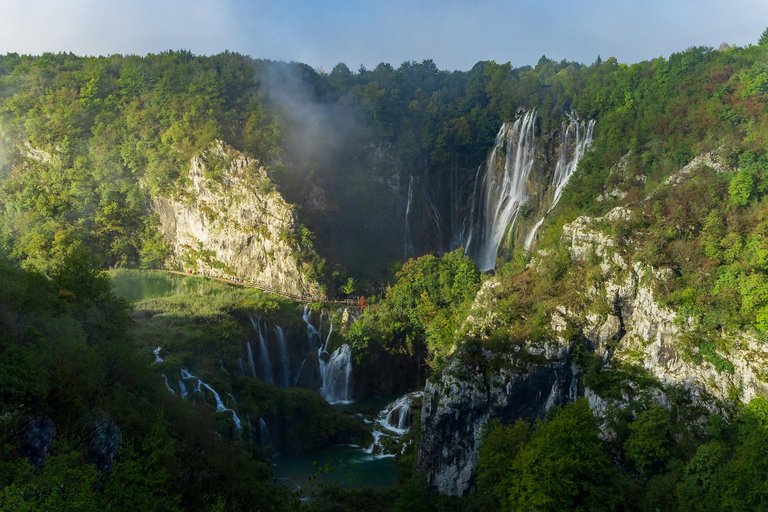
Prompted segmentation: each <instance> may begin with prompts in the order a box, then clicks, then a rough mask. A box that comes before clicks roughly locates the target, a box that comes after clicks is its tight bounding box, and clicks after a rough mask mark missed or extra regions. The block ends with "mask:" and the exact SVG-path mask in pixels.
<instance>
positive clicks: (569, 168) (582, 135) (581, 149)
mask: <svg viewBox="0 0 768 512" xmlns="http://www.w3.org/2000/svg"><path fill="white" fill-rule="evenodd" d="M569 118H570V119H569V120H568V121H566V122H564V123H563V129H562V130H561V133H560V154H559V155H558V158H557V166H556V167H555V175H554V177H553V178H552V186H553V187H554V188H555V195H554V197H553V198H552V204H551V205H550V206H549V209H548V210H547V213H549V212H551V211H552V209H553V208H554V207H555V205H557V202H558V201H560V196H562V194H563V189H564V188H565V186H566V185H567V184H568V180H570V179H571V176H573V173H574V172H576V167H578V165H579V161H580V160H581V157H583V156H584V153H586V151H587V149H589V147H590V146H592V136H593V133H594V130H595V121H594V119H591V120H589V121H586V122H585V121H579V118H578V116H577V115H576V113H575V112H572V113H571V115H570V116H569ZM566 125H567V126H566Z"/></svg>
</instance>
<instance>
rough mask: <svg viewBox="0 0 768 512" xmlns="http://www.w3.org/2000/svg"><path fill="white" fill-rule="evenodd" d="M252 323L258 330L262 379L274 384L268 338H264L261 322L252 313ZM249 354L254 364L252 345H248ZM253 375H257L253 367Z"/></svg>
mask: <svg viewBox="0 0 768 512" xmlns="http://www.w3.org/2000/svg"><path fill="white" fill-rule="evenodd" d="M251 325H253V328H254V329H255V330H256V334H257V335H258V336H259V370H260V372H261V380H263V381H264V382H266V383H267V384H274V383H275V378H274V376H273V375H272V361H270V360H269V348H268V347H267V340H266V339H264V335H263V334H262V333H261V324H260V322H257V321H256V320H254V318H253V315H251ZM248 354H249V357H251V364H253V356H252V354H251V352H250V346H249V347H248ZM253 376H254V377H255V376H256V369H255V368H253Z"/></svg>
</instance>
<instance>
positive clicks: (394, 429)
mask: <svg viewBox="0 0 768 512" xmlns="http://www.w3.org/2000/svg"><path fill="white" fill-rule="evenodd" d="M422 396H424V393H423V392H422V391H419V392H416V393H409V394H407V395H404V396H401V397H400V398H398V399H397V400H395V401H394V402H392V403H391V404H389V405H387V406H386V407H385V408H384V409H382V411H381V412H379V414H378V416H377V417H376V420H375V424H376V425H378V426H380V427H381V430H379V429H378V428H374V429H373V431H372V432H371V434H372V435H373V442H372V443H371V444H370V446H368V449H367V450H366V451H367V452H368V453H370V454H372V455H381V456H386V457H393V456H394V454H386V453H384V452H385V451H386V450H385V448H384V445H383V444H382V442H381V440H382V439H383V438H386V437H389V438H395V439H400V438H401V437H402V436H404V435H405V434H406V433H407V432H408V431H409V430H410V428H411V408H412V407H413V399H414V398H419V397H422Z"/></svg>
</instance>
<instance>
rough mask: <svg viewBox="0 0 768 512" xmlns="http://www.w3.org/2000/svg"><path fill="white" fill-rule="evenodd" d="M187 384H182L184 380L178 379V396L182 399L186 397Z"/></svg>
mask: <svg viewBox="0 0 768 512" xmlns="http://www.w3.org/2000/svg"><path fill="white" fill-rule="evenodd" d="M187 394H188V393H187V386H185V385H184V381H181V380H180V381H179V396H181V398H182V399H185V398H187Z"/></svg>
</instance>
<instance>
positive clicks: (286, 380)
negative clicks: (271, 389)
mask: <svg viewBox="0 0 768 512" xmlns="http://www.w3.org/2000/svg"><path fill="white" fill-rule="evenodd" d="M275 334H276V335H277V346H278V347H280V369H281V371H282V378H283V387H284V388H287V387H289V386H290V385H291V361H290V359H289V356H288V344H287V343H286V342H285V334H284V333H283V329H282V327H280V326H279V325H275Z"/></svg>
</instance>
